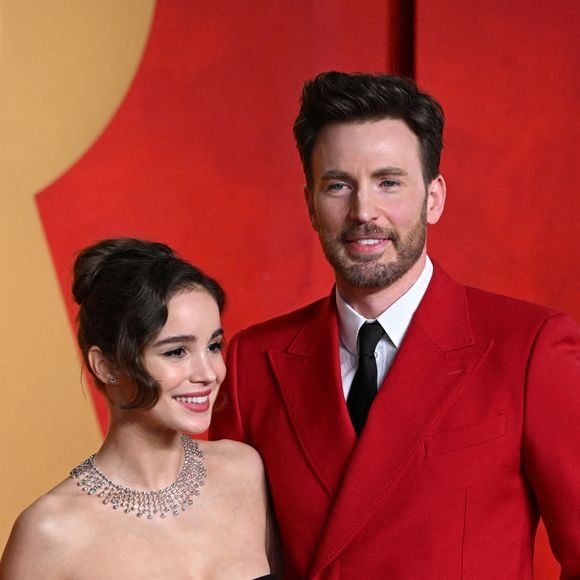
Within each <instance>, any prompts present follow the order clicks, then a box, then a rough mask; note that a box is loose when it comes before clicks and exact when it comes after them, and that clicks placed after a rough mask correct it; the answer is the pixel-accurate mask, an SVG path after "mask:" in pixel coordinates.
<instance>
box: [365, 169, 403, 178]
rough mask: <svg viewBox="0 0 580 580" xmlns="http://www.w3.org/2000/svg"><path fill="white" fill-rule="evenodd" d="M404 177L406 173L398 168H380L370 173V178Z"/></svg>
mask: <svg viewBox="0 0 580 580" xmlns="http://www.w3.org/2000/svg"><path fill="white" fill-rule="evenodd" d="M393 175H394V176H398V177H405V176H406V175H408V173H407V172H406V171H405V170H404V169H401V168H400V167H380V168H379V169H375V171H373V172H372V174H371V176H372V177H386V176H393Z"/></svg>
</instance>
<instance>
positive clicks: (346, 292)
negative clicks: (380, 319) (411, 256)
mask: <svg viewBox="0 0 580 580" xmlns="http://www.w3.org/2000/svg"><path fill="white" fill-rule="evenodd" d="M426 259H427V257H426V253H423V255H422V256H421V257H420V258H419V259H418V260H417V262H415V264H413V266H412V267H411V268H410V269H409V271H408V272H406V273H405V274H404V275H403V276H402V277H401V278H399V279H398V280H396V281H395V282H393V283H392V284H390V285H389V286H385V287H383V288H356V287H353V286H351V285H350V284H348V283H346V282H345V281H344V280H342V279H340V278H337V279H336V287H337V290H338V292H339V294H340V295H341V296H342V298H343V299H344V301H345V302H346V303H347V304H348V305H349V306H350V307H351V308H353V309H354V310H356V311H357V312H358V313H359V314H360V315H361V316H363V317H364V318H366V319H368V320H371V319H374V318H376V317H377V316H379V315H380V314H381V313H383V312H384V311H385V310H386V309H387V308H389V306H391V305H392V304H394V303H395V302H396V301H397V300H398V299H399V298H400V297H401V296H403V294H405V292H407V291H408V290H409V288H411V286H413V284H414V283H415V282H416V281H417V280H418V278H419V276H420V275H421V272H423V269H424V268H425V261H426Z"/></svg>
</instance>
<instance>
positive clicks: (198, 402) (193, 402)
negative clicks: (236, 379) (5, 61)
mask: <svg viewBox="0 0 580 580" xmlns="http://www.w3.org/2000/svg"><path fill="white" fill-rule="evenodd" d="M210 394H211V390H209V391H202V392H200V393H186V394H184V395H175V396H174V397H173V399H174V400H175V401H177V402H178V403H179V404H180V405H181V406H182V407H185V408H186V409H187V410H189V411H192V412H194V413H204V412H205V411H207V410H208V409H209V396H210Z"/></svg>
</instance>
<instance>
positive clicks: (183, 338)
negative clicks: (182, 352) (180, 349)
mask: <svg viewBox="0 0 580 580" xmlns="http://www.w3.org/2000/svg"><path fill="white" fill-rule="evenodd" d="M223 334H224V329H223V328H218V329H217V330H215V331H214V332H212V334H211V336H210V339H212V340H213V339H214V338H218V336H223ZM196 341H197V336H195V335H193V334H176V335H175V336H167V337H166V338H162V339H161V340H156V341H155V342H154V343H153V344H152V345H151V346H153V347H157V346H163V345H165V344H173V343H175V342H196Z"/></svg>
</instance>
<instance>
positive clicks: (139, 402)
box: [72, 238, 225, 409]
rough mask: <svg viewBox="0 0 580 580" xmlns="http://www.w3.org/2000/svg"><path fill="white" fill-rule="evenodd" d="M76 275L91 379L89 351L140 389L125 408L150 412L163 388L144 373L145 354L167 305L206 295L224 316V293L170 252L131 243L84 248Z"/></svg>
mask: <svg viewBox="0 0 580 580" xmlns="http://www.w3.org/2000/svg"><path fill="white" fill-rule="evenodd" d="M73 271H74V280H73V286H72V292H73V296H74V299H75V301H76V303H77V304H78V305H79V306H80V308H79V313H78V343H79V346H80V349H81V352H82V355H83V359H84V361H85V364H86V365H87V368H88V369H89V370H90V371H91V373H92V369H91V366H90V364H89V360H88V351H89V349H90V348H91V346H97V347H99V348H100V349H101V351H102V352H103V353H104V354H105V355H106V356H107V357H108V358H109V359H110V360H111V361H112V362H114V363H116V364H117V365H119V367H120V368H121V369H122V371H123V372H124V373H125V374H126V375H127V377H129V378H130V379H131V380H132V382H133V383H134V384H135V386H136V390H135V393H134V394H133V397H132V399H131V400H130V401H129V402H128V403H127V404H126V405H124V406H123V408H125V409H140V408H150V407H152V406H153V405H154V404H155V403H156V402H157V400H158V399H159V385H158V383H157V382H156V381H155V380H154V379H153V377H151V375H150V374H149V373H148V372H147V370H146V368H145V365H144V362H143V349H144V348H145V346H146V345H147V344H149V343H150V342H151V340H153V339H154V338H155V336H156V335H157V334H158V333H159V332H160V330H161V329H162V328H163V326H164V325H165V323H166V322H167V316H168V311H167V304H168V302H169V300H170V299H171V298H172V297H173V296H174V295H175V294H177V293H179V292H182V291H184V290H189V289H192V290H199V291H205V292H207V293H208V294H209V295H210V296H211V297H212V298H213V299H214V300H215V301H216V304H217V305H218V308H219V311H220V312H221V311H222V310H223V307H224V303H225V294H224V291H223V290H222V288H221V287H220V285H219V284H218V283H217V282H216V281H215V280H213V279H212V278H210V277H209V276H206V275H205V274H204V273H203V272H202V271H201V270H199V269H198V268H196V267H195V266H193V265H191V264H189V263H188V262H186V261H184V260H182V259H181V258H179V257H178V256H176V255H175V253H174V252H173V250H172V249H171V248H170V247H169V246H166V245H165V244H160V243H157V242H148V241H144V240H137V239H133V238H115V239H109V240H103V241H101V242H98V243H96V244H94V245H92V246H89V247H88V248H85V249H84V250H82V251H81V252H80V253H79V254H78V255H77V258H76V260H75V264H74V270H73ZM93 376H94V373H93ZM95 379H96V383H97V386H98V387H99V388H100V389H101V390H103V384H102V383H101V382H100V381H99V379H98V377H96V376H95Z"/></svg>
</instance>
